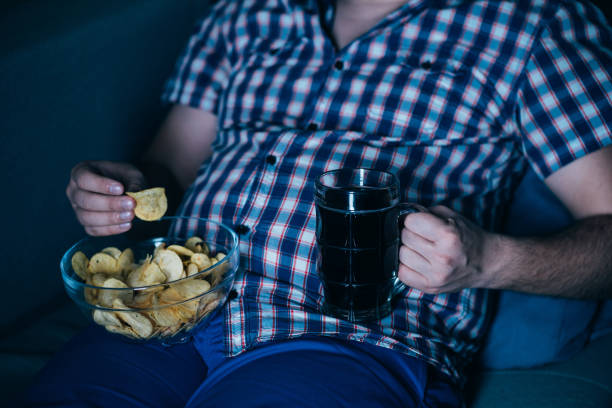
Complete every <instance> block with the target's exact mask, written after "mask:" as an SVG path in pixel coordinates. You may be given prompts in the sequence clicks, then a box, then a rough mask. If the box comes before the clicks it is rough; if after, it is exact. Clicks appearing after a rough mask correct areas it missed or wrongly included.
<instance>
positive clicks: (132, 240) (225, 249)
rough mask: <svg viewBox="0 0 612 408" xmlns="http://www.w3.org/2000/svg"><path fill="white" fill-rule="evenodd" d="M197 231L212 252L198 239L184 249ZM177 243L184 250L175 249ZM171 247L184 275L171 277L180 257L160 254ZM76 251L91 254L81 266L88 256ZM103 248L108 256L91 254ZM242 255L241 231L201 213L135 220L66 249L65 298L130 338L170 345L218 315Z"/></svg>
mask: <svg viewBox="0 0 612 408" xmlns="http://www.w3.org/2000/svg"><path fill="white" fill-rule="evenodd" d="M194 236H196V237H199V238H201V239H202V241H203V242H204V243H205V244H206V247H207V249H208V251H206V248H205V246H203V245H199V246H196V247H194V246H193V243H192V245H191V246H190V247H191V248H192V249H193V251H191V253H190V252H189V251H185V250H184V248H185V244H186V242H187V240H188V239H189V238H191V237H194ZM195 240H196V241H197V239H195ZM170 245H175V246H174V247H170ZM176 246H181V247H182V248H183V249H181V248H178V250H179V252H178V253H177V252H176V251H177V247H176ZM109 248H116V249H109ZM128 248H129V249H130V250H131V252H132V254H129V252H130V251H129V250H127V249H128ZM161 249H164V250H165V251H161ZM171 250H172V251H173V253H177V255H178V257H179V258H180V260H181V263H182V266H183V268H184V269H183V271H184V272H183V273H182V275H181V276H180V277H179V276H178V275H172V274H170V275H168V273H169V272H168V271H172V270H175V269H176V268H174V269H173V268H170V267H169V266H168V265H170V264H172V262H169V261H176V259H171V258H176V257H174V255H172V256H170V258H168V256H166V257H164V256H160V254H161V253H162V252H165V255H168V254H167V253H168V252H170V251H171ZM79 252H81V253H82V254H84V256H85V257H86V258H84V259H85V261H81V263H80V264H79V261H78V259H83V255H82V254H79V255H78V256H76V257H75V254H77V253H79ZM206 252H208V255H207V256H206V258H207V259H208V261H207V262H204V263H202V262H200V261H199V260H200V259H202V258H203V257H202V256H201V253H204V254H205V255H206ZM99 253H102V254H103V255H97V256H95V257H94V255H96V254H99ZM195 253H198V255H195V257H194V254H195ZM132 255H133V256H132ZM73 257H75V259H77V261H76V264H75V261H73ZM79 257H81V258H79ZM239 258H240V256H239V251H238V236H237V235H236V233H234V231H232V230H231V229H230V228H229V227H227V226H225V225H223V224H220V223H217V222H215V221H211V220H208V219H204V218H195V217H163V218H162V219H160V220H159V221H153V222H143V221H138V220H137V221H134V223H133V227H132V229H131V230H130V231H129V232H128V233H125V234H121V235H114V236H109V237H88V238H85V239H82V240H80V241H79V242H77V243H76V244H74V245H73V246H72V247H71V248H70V249H68V251H66V253H65V254H64V255H63V257H62V259H61V262H60V269H61V274H62V279H63V281H64V287H65V289H66V292H67V293H68V296H69V297H70V298H71V299H72V300H73V301H74V302H75V303H76V304H77V306H78V307H79V308H80V309H81V311H83V312H84V313H85V315H86V316H88V317H89V318H90V319H91V320H92V321H94V322H96V323H97V324H99V325H101V326H103V327H105V328H106V330H107V331H109V332H111V333H115V334H117V335H120V336H121V337H123V338H125V339H129V340H131V341H137V342H144V341H159V342H161V343H162V344H165V345H171V344H175V343H183V342H185V341H187V340H188V339H189V338H190V337H191V335H190V333H191V332H192V331H193V330H194V328H196V327H203V325H205V324H206V322H208V321H209V320H210V319H211V318H212V317H213V316H214V315H215V314H216V313H218V311H219V310H220V309H221V307H222V306H223V305H224V304H225V302H226V301H227V297H228V294H229V292H230V290H231V288H232V285H233V283H234V278H235V275H236V271H237V269H238V265H239ZM114 260H116V261H114ZM195 261H198V262H195ZM105 262H108V264H107V263H105ZM112 262H116V263H112ZM111 263H112V267H110V266H108V265H111ZM153 263H154V264H155V265H151V264H153ZM190 264H194V265H195V266H190ZM79 265H81V266H79ZM75 266H76V269H77V270H75ZM171 266H174V267H176V266H177V264H176V262H174V265H171ZM105 268H107V269H105ZM147 268H150V269H147ZM158 268H159V269H158ZM145 269H147V270H146V271H145ZM109 271H110V272H109ZM134 271H136V272H134ZM143 271H145V272H143ZM151 271H152V272H151ZM160 271H161V272H163V274H166V275H167V276H164V275H159V273H160ZM153 272H154V273H153ZM156 274H157V275H156ZM151 276H153V277H155V276H161V278H158V279H153V278H151ZM141 277H143V278H141ZM173 277H174V278H173ZM171 278H172V279H171ZM161 279H164V281H163V282H161V283H159V281H160V280H161ZM143 282H144V283H143ZM146 283H150V284H146Z"/></svg>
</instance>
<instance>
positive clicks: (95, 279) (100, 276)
mask: <svg viewBox="0 0 612 408" xmlns="http://www.w3.org/2000/svg"><path fill="white" fill-rule="evenodd" d="M108 278H109V277H108V275H107V274H105V273H96V274H93V275H91V283H90V285H93V286H104V282H106V280H107V279H108Z"/></svg>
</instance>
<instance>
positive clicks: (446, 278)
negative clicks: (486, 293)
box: [398, 206, 496, 293]
mask: <svg viewBox="0 0 612 408" xmlns="http://www.w3.org/2000/svg"><path fill="white" fill-rule="evenodd" d="M401 241H402V245H401V247H400V253H399V260H400V266H399V270H398V277H399V279H400V280H401V281H402V282H403V283H404V284H406V285H407V286H409V287H412V288H416V289H419V290H422V291H424V292H426V293H444V292H456V291H458V290H461V289H464V288H477V287H487V282H488V277H487V274H486V272H487V270H488V269H489V268H488V265H489V263H490V258H491V254H492V253H494V247H495V245H496V239H495V234H492V233H489V232H487V231H485V230H483V229H482V228H481V227H479V226H478V225H476V224H474V223H473V222H471V221H469V220H468V219H466V218H465V217H463V216H461V215H460V214H458V213H456V212H454V211H453V210H451V209H449V208H447V207H444V206H435V207H432V208H430V209H429V211H421V212H415V213H411V214H408V215H407V216H406V218H405V219H404V228H402V232H401Z"/></svg>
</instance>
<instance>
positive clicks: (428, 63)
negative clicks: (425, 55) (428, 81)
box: [421, 61, 431, 70]
mask: <svg viewBox="0 0 612 408" xmlns="http://www.w3.org/2000/svg"><path fill="white" fill-rule="evenodd" d="M421 68H423V69H427V70H429V69H431V61H423V62H421Z"/></svg>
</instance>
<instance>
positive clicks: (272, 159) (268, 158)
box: [266, 155, 276, 166]
mask: <svg viewBox="0 0 612 408" xmlns="http://www.w3.org/2000/svg"><path fill="white" fill-rule="evenodd" d="M266 163H268V164H269V165H270V166H274V165H275V164H276V156H273V155H269V156H266Z"/></svg>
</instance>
